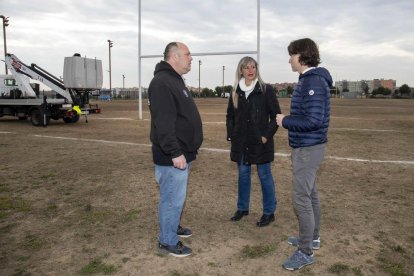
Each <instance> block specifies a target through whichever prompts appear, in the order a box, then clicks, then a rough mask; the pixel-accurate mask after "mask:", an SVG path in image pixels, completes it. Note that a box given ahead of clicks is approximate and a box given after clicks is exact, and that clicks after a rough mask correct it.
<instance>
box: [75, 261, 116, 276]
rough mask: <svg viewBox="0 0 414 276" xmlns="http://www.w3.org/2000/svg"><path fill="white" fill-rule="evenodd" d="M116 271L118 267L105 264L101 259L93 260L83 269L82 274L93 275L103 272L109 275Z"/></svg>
mask: <svg viewBox="0 0 414 276" xmlns="http://www.w3.org/2000/svg"><path fill="white" fill-rule="evenodd" d="M114 272H116V268H115V266H114V265H107V264H104V263H102V261H101V260H93V261H91V262H90V263H89V264H87V265H86V266H84V267H83V268H82V269H81V271H80V274H81V275H92V274H96V273H103V274H105V275H108V274H112V273H114Z"/></svg>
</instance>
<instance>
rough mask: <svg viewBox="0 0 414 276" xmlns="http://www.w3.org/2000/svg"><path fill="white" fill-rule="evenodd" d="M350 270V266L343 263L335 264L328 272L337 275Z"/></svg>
mask: <svg viewBox="0 0 414 276" xmlns="http://www.w3.org/2000/svg"><path fill="white" fill-rule="evenodd" d="M349 270H350V268H349V265H346V264H341V263H335V264H333V265H331V266H330V267H329V268H328V271H329V272H330V273H335V274H341V273H345V272H348V271H349Z"/></svg>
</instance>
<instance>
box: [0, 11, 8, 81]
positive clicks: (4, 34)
mask: <svg viewBox="0 0 414 276" xmlns="http://www.w3.org/2000/svg"><path fill="white" fill-rule="evenodd" d="M0 17H1V18H2V19H3V39H4V60H6V54H7V44H6V27H7V26H9V19H8V17H5V16H4V15H0ZM4 68H5V70H6V75H7V65H6V62H5V63H4Z"/></svg>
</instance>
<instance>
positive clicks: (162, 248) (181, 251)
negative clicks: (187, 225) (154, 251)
mask: <svg viewBox="0 0 414 276" xmlns="http://www.w3.org/2000/svg"><path fill="white" fill-rule="evenodd" d="M158 252H160V253H161V254H168V255H172V256H174V257H187V256H189V255H191V253H192V252H193V251H192V250H191V248H189V247H187V246H184V245H183V243H182V242H180V241H179V242H178V243H177V244H176V245H175V246H169V245H165V244H162V243H160V242H159V243H158Z"/></svg>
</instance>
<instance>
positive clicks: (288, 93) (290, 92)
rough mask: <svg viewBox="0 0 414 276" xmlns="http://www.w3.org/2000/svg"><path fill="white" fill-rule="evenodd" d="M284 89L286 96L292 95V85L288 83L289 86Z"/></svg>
mask: <svg viewBox="0 0 414 276" xmlns="http://www.w3.org/2000/svg"><path fill="white" fill-rule="evenodd" d="M286 91H287V95H288V96H289V95H292V93H293V87H292V86H290V85H289V86H288V87H287V88H286Z"/></svg>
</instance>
